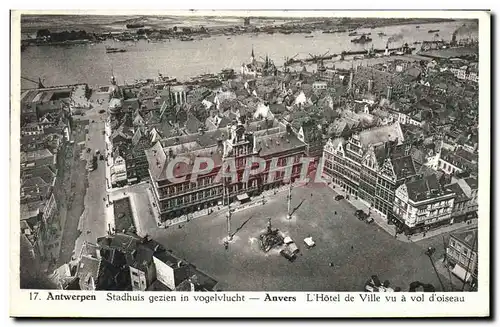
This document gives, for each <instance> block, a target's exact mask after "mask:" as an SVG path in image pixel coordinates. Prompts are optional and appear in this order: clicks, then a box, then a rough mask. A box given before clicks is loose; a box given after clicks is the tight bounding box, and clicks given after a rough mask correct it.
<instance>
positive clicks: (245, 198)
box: [236, 193, 248, 201]
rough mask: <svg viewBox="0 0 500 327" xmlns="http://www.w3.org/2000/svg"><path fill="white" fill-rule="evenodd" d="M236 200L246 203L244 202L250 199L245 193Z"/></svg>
mask: <svg viewBox="0 0 500 327" xmlns="http://www.w3.org/2000/svg"><path fill="white" fill-rule="evenodd" d="M236 198H237V199H238V201H244V200H247V199H248V194H246V193H243V194H238V195H237V196H236Z"/></svg>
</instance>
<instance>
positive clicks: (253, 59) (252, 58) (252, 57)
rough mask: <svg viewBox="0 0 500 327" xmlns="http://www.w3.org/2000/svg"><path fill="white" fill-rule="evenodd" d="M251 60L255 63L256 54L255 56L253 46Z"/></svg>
mask: <svg viewBox="0 0 500 327" xmlns="http://www.w3.org/2000/svg"><path fill="white" fill-rule="evenodd" d="M250 60H251V61H252V63H254V62H255V54H254V52H253V44H252V55H251V57H250Z"/></svg>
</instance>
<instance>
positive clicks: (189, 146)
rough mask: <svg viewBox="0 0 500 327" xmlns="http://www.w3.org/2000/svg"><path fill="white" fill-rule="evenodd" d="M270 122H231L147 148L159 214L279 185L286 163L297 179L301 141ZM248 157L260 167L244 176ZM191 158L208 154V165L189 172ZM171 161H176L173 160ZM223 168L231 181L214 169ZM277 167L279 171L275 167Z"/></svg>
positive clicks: (164, 215) (243, 196) (213, 203)
mask: <svg viewBox="0 0 500 327" xmlns="http://www.w3.org/2000/svg"><path fill="white" fill-rule="evenodd" d="M271 123H272V125H269V123H268V122H255V123H249V124H246V125H243V124H241V123H238V122H236V121H235V122H233V124H232V125H230V126H228V128H222V129H217V130H214V131H210V132H201V133H199V134H191V135H186V136H182V137H175V138H170V139H165V140H162V141H160V142H157V143H156V144H155V145H154V146H153V147H152V148H151V149H149V150H147V151H146V156H147V159H148V162H149V172H150V178H151V185H152V194H153V198H154V199H153V203H154V205H155V206H156V209H157V210H158V213H159V216H160V217H161V219H162V220H167V219H172V218H175V217H178V216H182V215H185V214H189V213H191V212H194V211H197V210H201V209H205V208H209V207H213V206H216V205H223V204H227V202H228V201H229V202H232V201H235V200H238V201H243V200H244V199H247V198H249V197H251V196H255V195H258V194H260V193H261V192H262V191H264V190H267V189H271V188H275V187H279V186H280V185H283V184H284V183H287V182H288V181H287V180H286V178H285V171H284V170H285V169H287V168H289V169H290V170H291V176H290V179H291V180H292V181H293V180H295V179H296V178H298V177H299V176H300V174H301V167H302V161H301V158H302V157H303V156H304V155H305V149H306V145H305V143H304V142H302V141H300V140H299V139H298V138H297V136H296V135H295V134H294V133H293V132H292V131H291V129H290V128H287V127H286V126H284V125H283V124H280V123H278V122H277V121H274V122H271ZM266 124H267V125H266ZM264 125H266V126H264ZM254 157H258V158H260V159H263V160H264V161H265V162H266V167H265V169H264V170H263V171H262V172H260V173H258V174H255V175H250V176H249V178H248V179H247V180H245V179H244V178H243V175H244V171H245V168H246V167H247V165H249V167H251V169H254V166H253V165H254V164H255V161H254V163H252V162H251V161H249V160H250V159H254ZM197 158H200V159H199V160H202V159H201V158H210V159H211V161H212V162H213V167H212V169H210V170H209V171H207V172H205V173H201V172H200V173H199V174H196V175H195V174H194V170H193V169H194V165H195V163H197ZM174 160H175V161H177V162H179V163H178V164H175V165H174V164H173V162H174ZM180 161H182V162H180ZM230 162H233V163H234V167H232V166H231V165H230V164H229V163H230ZM169 163H170V165H169ZM198 163H200V166H199V167H197V168H199V169H201V170H204V169H205V168H206V167H207V164H206V163H203V162H200V161H198ZM273 164H276V166H273ZM228 167H230V168H231V169H232V170H231V171H235V173H236V175H235V177H236V178H235V180H234V181H233V179H232V177H228V176H227V175H228V174H227V173H224V174H222V173H221V174H219V172H220V171H221V169H223V168H225V169H226V170H225V171H226V172H227V169H229V168H228ZM277 167H279V169H280V171H275V170H277ZM167 169H171V171H170V173H171V174H173V175H174V176H175V177H176V178H175V181H174V180H173V179H172V178H168V174H167ZM223 175H226V176H223ZM221 177H222V178H221Z"/></svg>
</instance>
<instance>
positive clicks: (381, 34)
mask: <svg viewBox="0 0 500 327" xmlns="http://www.w3.org/2000/svg"><path fill="white" fill-rule="evenodd" d="M377 34H378V36H380V37H382V36H386V34H385V33H384V32H378V33H377Z"/></svg>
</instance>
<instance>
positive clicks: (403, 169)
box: [392, 156, 416, 180]
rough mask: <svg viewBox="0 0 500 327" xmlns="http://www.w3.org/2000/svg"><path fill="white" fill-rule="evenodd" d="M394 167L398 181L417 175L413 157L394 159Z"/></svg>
mask: <svg viewBox="0 0 500 327" xmlns="http://www.w3.org/2000/svg"><path fill="white" fill-rule="evenodd" d="M392 166H393V169H394V173H395V174H396V179H397V180H401V179H404V178H407V177H410V176H414V175H416V171H415V165H414V164H413V159H412V157H411V156H404V157H399V158H395V159H392Z"/></svg>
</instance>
